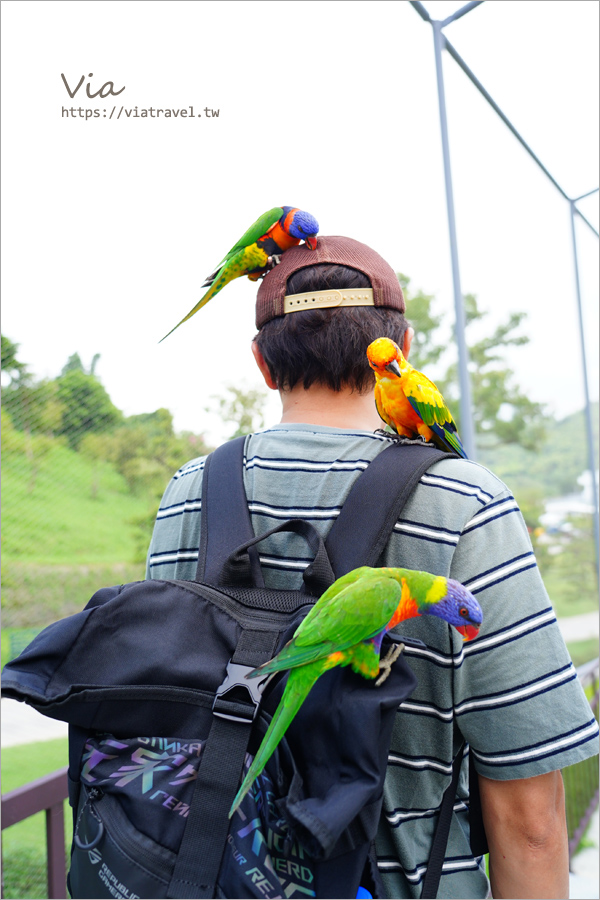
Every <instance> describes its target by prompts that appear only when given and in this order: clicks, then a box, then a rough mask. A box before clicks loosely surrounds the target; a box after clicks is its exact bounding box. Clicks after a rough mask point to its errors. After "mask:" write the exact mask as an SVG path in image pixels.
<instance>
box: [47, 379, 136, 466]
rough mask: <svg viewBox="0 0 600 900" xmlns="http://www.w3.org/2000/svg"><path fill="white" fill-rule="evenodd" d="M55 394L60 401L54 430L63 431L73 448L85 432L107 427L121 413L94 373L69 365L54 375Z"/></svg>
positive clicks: (59, 432) (114, 422)
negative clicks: (58, 416) (57, 422)
mask: <svg viewBox="0 0 600 900" xmlns="http://www.w3.org/2000/svg"><path fill="white" fill-rule="evenodd" d="M56 385H57V396H58V400H59V402H60V403H61V405H62V416H61V423H60V426H59V428H58V430H57V432H56V433H57V434H59V435H61V434H64V435H65V436H66V438H67V440H68V441H69V446H71V447H73V448H75V449H76V448H77V447H78V446H79V444H80V442H81V440H82V439H83V437H84V435H86V434H88V433H89V432H99V431H108V430H109V429H110V428H111V427H112V426H113V425H115V424H116V423H117V422H118V421H120V419H122V413H121V412H120V411H119V410H118V409H117V408H116V406H114V405H113V403H112V401H111V399H110V397H109V396H108V394H107V392H106V390H105V389H104V388H103V386H102V385H101V384H100V382H99V381H98V380H97V378H96V377H95V376H94V375H88V374H86V373H85V372H83V371H81V369H76V368H74V369H70V370H69V371H67V372H65V374H64V375H61V376H60V377H59V378H57V379H56Z"/></svg>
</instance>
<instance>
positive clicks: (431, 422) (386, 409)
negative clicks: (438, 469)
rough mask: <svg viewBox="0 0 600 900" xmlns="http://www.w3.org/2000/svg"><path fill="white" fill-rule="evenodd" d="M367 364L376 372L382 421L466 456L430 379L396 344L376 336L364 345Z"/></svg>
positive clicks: (449, 415)
mask: <svg viewBox="0 0 600 900" xmlns="http://www.w3.org/2000/svg"><path fill="white" fill-rule="evenodd" d="M367 358H368V360H369V365H370V366H371V368H372V369H373V371H374V372H375V404H376V406H377V412H378V413H379V415H380V416H381V418H382V419H383V421H384V422H386V423H387V424H388V425H390V426H391V427H392V428H393V429H394V431H395V432H396V434H401V435H403V436H404V437H408V438H415V437H417V436H418V435H420V436H421V437H422V438H424V439H425V440H426V441H431V442H432V443H433V444H435V445H436V447H439V448H440V449H441V450H446V451H451V452H454V453H458V455H459V456H462V457H463V458H464V459H467V454H466V452H465V448H464V447H463V445H462V442H461V439H460V437H459V435H458V432H457V430H456V423H455V421H454V419H453V418H452V414H451V413H450V410H449V409H448V407H447V406H446V401H445V400H444V398H443V396H442V394H441V393H440V391H439V390H438V389H437V387H436V386H435V384H434V383H433V381H430V380H429V378H427V376H426V375H423V373H422V372H419V371H418V369H415V368H414V367H413V366H411V365H410V363H409V362H407V360H406V359H405V358H404V355H403V353H402V351H401V350H400V347H399V346H398V344H396V343H394V341H392V340H390V338H386V337H382V338H377V340H376V341H373V343H372V344H369V346H368V347H367Z"/></svg>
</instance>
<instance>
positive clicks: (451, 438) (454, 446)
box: [430, 424, 468, 459]
mask: <svg viewBox="0 0 600 900" xmlns="http://www.w3.org/2000/svg"><path fill="white" fill-rule="evenodd" d="M430 427H431V430H432V431H434V432H435V434H437V436H438V437H439V438H440V439H441V441H443V443H444V444H445V446H446V449H448V450H450V452H452V451H454V453H458V455H459V456H462V458H463V459H468V457H467V453H466V450H465V448H464V447H463V445H462V441H461V439H460V437H459V436H458V432H457V431H456V429H453V430H450V429H449V428H448V427H447V426H446V427H445V428H444V427H442V426H441V425H436V424H433V425H431V426H430Z"/></svg>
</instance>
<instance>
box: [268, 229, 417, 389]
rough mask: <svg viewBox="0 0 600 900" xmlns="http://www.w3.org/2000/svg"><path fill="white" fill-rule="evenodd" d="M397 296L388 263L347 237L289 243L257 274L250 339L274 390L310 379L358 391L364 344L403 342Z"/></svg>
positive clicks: (366, 382) (363, 376)
mask: <svg viewBox="0 0 600 900" xmlns="http://www.w3.org/2000/svg"><path fill="white" fill-rule="evenodd" d="M404 309H405V303H404V297H403V295H402V289H401V287H400V284H399V282H398V279H397V277H396V275H395V273H394V271H393V269H392V268H391V266H389V265H388V263H386V262H385V260H384V259H383V258H382V257H381V256H379V254H378V253H376V252H375V251H374V250H371V248H370V247H367V246H366V244H361V243H359V242H358V241H354V240H352V239H351V238H345V237H320V238H319V241H318V246H317V249H316V250H314V251H309V250H307V249H306V248H304V247H295V248H293V249H292V250H288V251H286V252H285V253H284V254H283V256H282V260H281V263H280V264H279V265H278V266H276V267H275V268H274V269H273V270H272V271H271V272H269V273H268V274H267V275H266V276H265V278H264V279H263V281H262V283H261V286H260V288H259V291H258V296H257V302H256V325H257V327H258V328H259V332H258V334H257V335H256V337H255V339H254V340H255V345H256V347H257V348H258V350H259V351H260V354H261V355H262V357H263V359H264V361H265V362H266V365H267V367H268V370H269V372H270V375H271V378H272V380H273V382H274V383H275V385H276V386H277V387H278V388H279V389H281V390H291V389H292V388H294V387H296V385H302V386H303V387H304V388H305V389H308V388H310V386H311V385H313V384H320V385H323V386H326V387H328V388H330V389H331V390H334V391H340V390H342V389H343V388H348V387H349V388H351V389H352V390H355V391H357V392H359V393H365V392H367V391H370V390H371V389H372V388H373V384H374V377H373V373H372V371H371V369H370V367H369V364H368V360H367V356H366V350H367V347H368V346H369V344H370V343H371V342H372V341H374V340H375V339H376V338H378V337H382V336H386V337H390V338H391V339H392V340H394V341H395V342H396V343H397V344H399V346H401V347H402V346H403V343H404V337H405V332H406V330H407V328H408V323H407V321H406V319H405V318H404Z"/></svg>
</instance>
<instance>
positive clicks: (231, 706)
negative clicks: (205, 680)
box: [213, 660, 271, 723]
mask: <svg viewBox="0 0 600 900" xmlns="http://www.w3.org/2000/svg"><path fill="white" fill-rule="evenodd" d="M254 668H255V667H254V666H242V665H240V664H239V663H234V662H232V661H231V660H229V662H228V664H227V673H226V675H225V680H224V681H223V684H222V685H221V686H220V687H218V688H217V691H216V694H215V700H214V703H213V715H215V716H219V718H220V719H229V720H230V721H231V722H248V723H249V722H253V721H254V719H255V718H256V714H257V712H258V709H259V707H260V702H261V699H262V693H263V690H264V689H265V686H266V684H267V682H268V681H269V679H270V678H271V676H270V675H265V676H264V677H263V678H252V679H248V678H246V675H247V674H248V672H253V671H254Z"/></svg>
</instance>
